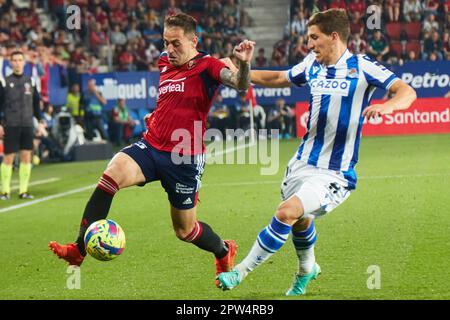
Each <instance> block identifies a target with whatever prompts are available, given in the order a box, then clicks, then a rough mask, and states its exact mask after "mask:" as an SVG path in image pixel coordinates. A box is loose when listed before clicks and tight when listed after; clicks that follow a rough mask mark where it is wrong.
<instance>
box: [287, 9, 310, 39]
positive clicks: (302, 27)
mask: <svg viewBox="0 0 450 320" xmlns="http://www.w3.org/2000/svg"><path fill="white" fill-rule="evenodd" d="M307 24H308V20H307V19H306V18H305V14H304V13H303V12H302V11H299V12H298V13H297V15H295V16H294V19H293V20H292V22H291V24H290V30H288V32H285V34H290V35H291V36H298V35H303V34H305V33H306V29H307ZM288 25H289V24H288Z"/></svg>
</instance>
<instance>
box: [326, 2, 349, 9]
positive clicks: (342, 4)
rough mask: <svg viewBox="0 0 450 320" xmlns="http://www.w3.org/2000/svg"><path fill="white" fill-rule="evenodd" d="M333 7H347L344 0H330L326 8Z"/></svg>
mask: <svg viewBox="0 0 450 320" xmlns="http://www.w3.org/2000/svg"><path fill="white" fill-rule="evenodd" d="M334 8H341V9H347V3H346V2H345V0H335V1H330V5H329V7H328V9H334Z"/></svg>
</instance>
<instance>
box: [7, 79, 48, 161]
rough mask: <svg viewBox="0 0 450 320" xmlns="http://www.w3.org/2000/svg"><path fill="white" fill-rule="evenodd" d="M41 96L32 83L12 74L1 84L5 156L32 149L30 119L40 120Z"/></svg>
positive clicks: (32, 128)
mask: <svg viewBox="0 0 450 320" xmlns="http://www.w3.org/2000/svg"><path fill="white" fill-rule="evenodd" d="M39 101H40V96H39V93H38V91H37V88H36V85H35V83H34V80H33V79H31V78H30V77H28V76H26V75H24V74H22V75H16V74H14V73H13V74H11V75H10V76H8V77H6V78H5V81H4V83H1V85H0V124H2V125H3V128H4V131H5V136H4V141H3V144H4V153H5V154H11V153H16V152H18V151H19V150H33V139H34V127H33V116H34V117H36V118H37V119H38V120H41V111H40V107H39Z"/></svg>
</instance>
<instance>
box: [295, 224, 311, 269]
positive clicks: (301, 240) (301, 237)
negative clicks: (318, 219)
mask: <svg viewBox="0 0 450 320" xmlns="http://www.w3.org/2000/svg"><path fill="white" fill-rule="evenodd" d="M316 240H317V235H316V228H315V226H314V221H312V222H311V224H310V226H309V227H308V229H306V230H304V231H300V232H294V231H293V232H292V242H293V243H294V247H295V251H296V252H297V257H298V274H300V275H305V274H308V273H311V271H312V270H313V267H314V263H315V262H316V257H315V256H314V243H315V242H316Z"/></svg>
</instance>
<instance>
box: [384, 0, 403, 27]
mask: <svg viewBox="0 0 450 320" xmlns="http://www.w3.org/2000/svg"><path fill="white" fill-rule="evenodd" d="M400 6H401V0H387V1H385V2H384V7H385V10H386V12H387V17H388V19H389V21H390V22H398V21H399V19H400Z"/></svg>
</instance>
